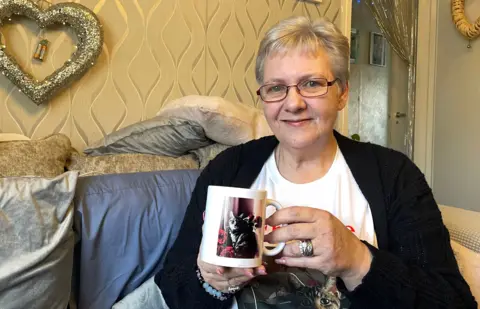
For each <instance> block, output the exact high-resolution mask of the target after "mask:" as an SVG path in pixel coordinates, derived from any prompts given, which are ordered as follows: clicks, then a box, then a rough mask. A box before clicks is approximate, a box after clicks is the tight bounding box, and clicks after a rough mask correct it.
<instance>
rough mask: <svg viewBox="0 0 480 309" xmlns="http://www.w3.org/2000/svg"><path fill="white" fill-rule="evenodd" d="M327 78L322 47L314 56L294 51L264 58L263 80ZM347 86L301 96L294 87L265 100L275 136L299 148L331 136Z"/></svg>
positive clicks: (291, 81) (327, 63) (329, 77)
mask: <svg viewBox="0 0 480 309" xmlns="http://www.w3.org/2000/svg"><path fill="white" fill-rule="evenodd" d="M312 78H313V79H314V78H326V79H327V80H328V81H333V80H334V79H335V78H336V77H335V76H334V75H333V74H332V70H331V66H330V61H329V59H328V56H327V55H326V53H325V52H324V51H323V50H322V51H320V52H319V53H318V54H317V56H316V57H313V56H309V55H308V54H306V53H301V52H297V51H293V52H290V53H287V54H286V55H282V56H279V55H272V56H270V57H268V58H266V59H265V63H264V82H263V84H264V85H266V84H282V85H295V84H298V83H300V82H303V81H305V80H309V79H312ZM347 99H348V88H347V89H345V91H344V92H343V93H341V90H340V87H339V85H338V83H335V84H334V85H332V86H329V87H328V92H327V94H325V95H323V96H321V97H315V98H305V97H302V96H301V95H300V94H299V93H298V91H296V89H295V88H294V87H292V88H289V90H288V94H287V97H286V98H285V99H283V100H282V101H279V102H273V103H264V105H263V106H264V113H265V117H266V119H267V121H268V124H269V125H270V128H271V129H272V131H273V133H274V134H275V136H276V137H277V138H278V140H279V141H280V142H281V143H283V144H284V145H286V146H288V147H292V148H295V149H302V148H307V147H309V146H312V145H313V144H315V143H316V142H318V141H320V140H322V139H323V140H325V138H328V137H329V136H331V134H332V132H333V128H334V126H335V121H336V119H337V112H338V111H340V110H342V109H343V108H344V107H345V104H346V102H347Z"/></svg>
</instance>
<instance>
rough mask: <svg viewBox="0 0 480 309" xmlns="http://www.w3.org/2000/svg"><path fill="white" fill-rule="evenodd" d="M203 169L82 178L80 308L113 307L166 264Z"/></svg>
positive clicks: (77, 206) (79, 193)
mask: <svg viewBox="0 0 480 309" xmlns="http://www.w3.org/2000/svg"><path fill="white" fill-rule="evenodd" d="M199 173H200V171H199V170H179V171H160V172H146V173H135V174H123V175H103V176H92V177H83V178H80V179H79V182H78V185H77V192H76V195H75V216H76V219H75V230H76V231H77V233H78V234H79V236H80V237H81V242H80V243H79V244H80V245H81V248H79V249H80V250H79V251H77V250H75V251H76V253H75V255H76V260H77V259H78V265H79V268H78V269H79V273H80V274H81V276H80V282H79V290H78V295H79V304H78V305H79V306H78V308H79V309H87V308H88V309H104V308H111V307H112V306H113V304H114V303H115V302H116V301H118V300H120V299H121V298H123V297H124V296H125V295H127V294H128V293H130V292H132V291H133V290H135V289H136V288H137V287H139V286H140V285H141V284H142V283H143V282H145V281H146V280H147V279H149V278H150V277H152V276H153V275H154V274H155V273H156V272H158V271H159V270H160V268H161V267H162V265H163V262H164V258H165V254H166V253H167V251H168V250H169V249H170V247H171V245H173V242H174V240H175V238H176V237H177V234H178V230H179V229H180V225H181V222H182V220H183V216H184V214H185V210H186V207H187V205H188V202H189V201H190V196H191V192H192V191H193V188H194V186H195V182H196V179H197V177H198V175H199Z"/></svg>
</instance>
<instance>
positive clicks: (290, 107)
mask: <svg viewBox="0 0 480 309" xmlns="http://www.w3.org/2000/svg"><path fill="white" fill-rule="evenodd" d="M305 108H307V104H306V103H305V101H304V99H303V97H302V96H301V95H300V93H299V91H298V88H297V87H290V88H289V89H288V93H287V97H286V98H285V109H286V110H287V111H289V112H291V113H295V112H298V111H300V110H304V109H305Z"/></svg>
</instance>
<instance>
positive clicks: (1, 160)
mask: <svg viewBox="0 0 480 309" xmlns="http://www.w3.org/2000/svg"><path fill="white" fill-rule="evenodd" d="M70 151H71V144H70V139H69V138H68V137H67V136H65V135H63V134H54V135H50V136H48V137H46V138H43V139H38V140H29V141H22V140H15V141H4V142H0V177H10V176H39V177H55V176H58V175H61V174H62V173H63V172H64V171H65V164H66V161H67V159H68V157H70Z"/></svg>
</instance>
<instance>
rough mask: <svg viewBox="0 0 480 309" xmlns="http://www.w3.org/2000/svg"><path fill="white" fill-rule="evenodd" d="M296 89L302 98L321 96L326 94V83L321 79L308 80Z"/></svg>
mask: <svg viewBox="0 0 480 309" xmlns="http://www.w3.org/2000/svg"><path fill="white" fill-rule="evenodd" d="M298 88H299V89H300V94H301V95H303V96H304V97H313V96H321V95H324V94H325V93H327V89H328V81H327V80H326V79H323V78H319V79H309V80H306V81H304V82H302V83H301V84H299V85H298Z"/></svg>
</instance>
